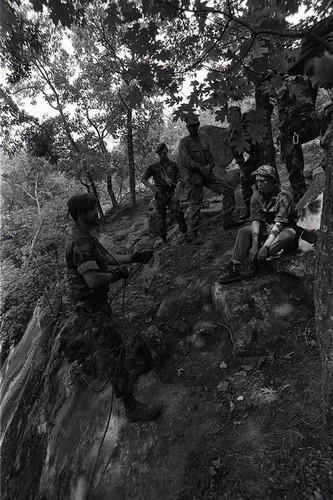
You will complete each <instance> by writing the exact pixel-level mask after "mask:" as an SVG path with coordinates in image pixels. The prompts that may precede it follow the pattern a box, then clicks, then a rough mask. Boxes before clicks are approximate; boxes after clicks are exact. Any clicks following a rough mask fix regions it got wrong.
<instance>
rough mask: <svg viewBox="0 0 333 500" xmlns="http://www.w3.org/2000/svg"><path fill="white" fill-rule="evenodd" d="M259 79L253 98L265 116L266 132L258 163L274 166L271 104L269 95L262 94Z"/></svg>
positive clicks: (255, 83)
mask: <svg viewBox="0 0 333 500" xmlns="http://www.w3.org/2000/svg"><path fill="white" fill-rule="evenodd" d="M260 83H261V82H260V80H258V81H255V82H254V85H255V99H256V108H257V109H261V110H263V111H264V114H265V117H264V122H263V124H264V125H265V127H266V129H267V132H266V134H265V138H264V141H263V142H264V145H263V147H261V148H260V160H259V161H260V164H261V165H271V166H272V167H274V168H276V162H275V147H274V141H273V133H272V122H271V114H272V109H273V108H272V105H271V104H270V102H269V96H268V95H267V94H264V93H263V92H262V90H261V88H260Z"/></svg>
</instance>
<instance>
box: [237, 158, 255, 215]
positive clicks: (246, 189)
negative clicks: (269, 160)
mask: <svg viewBox="0 0 333 500" xmlns="http://www.w3.org/2000/svg"><path fill="white" fill-rule="evenodd" d="M258 166H259V165H258V164H257V163H256V161H255V159H254V158H253V157H252V156H249V158H248V159H247V160H246V161H245V162H244V166H243V169H242V176H241V186H242V195H243V200H244V203H245V205H246V207H247V208H248V209H250V202H251V196H252V194H253V189H252V186H253V184H254V178H253V176H252V173H253V172H254V171H255V170H256V169H257V168H258Z"/></svg>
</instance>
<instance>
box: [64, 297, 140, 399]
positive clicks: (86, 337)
mask: <svg viewBox="0 0 333 500" xmlns="http://www.w3.org/2000/svg"><path fill="white" fill-rule="evenodd" d="M61 348H62V350H63V351H64V354H65V356H66V358H67V359H68V361H69V362H71V363H72V362H77V364H78V365H79V367H80V370H81V371H82V373H83V374H84V375H85V376H86V377H87V379H88V380H89V379H94V380H110V381H111V382H112V383H114V393H115V395H116V397H117V398H120V397H126V396H128V395H129V394H131V393H132V383H131V380H130V375H129V371H128V368H127V366H126V362H125V360H126V357H125V346H124V343H123V340H122V338H121V335H120V333H119V332H118V330H117V327H116V325H115V323H114V321H113V319H112V316H111V308H110V307H109V305H108V304H106V303H105V304H102V305H100V306H99V307H98V308H96V310H93V311H90V312H89V311H87V310H85V309H83V308H82V309H81V308H80V310H78V312H76V313H75V314H73V316H72V317H71V318H70V319H69V321H68V323H67V325H66V327H65V329H64V332H63V333H62V335H61Z"/></svg>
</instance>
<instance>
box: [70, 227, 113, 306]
mask: <svg viewBox="0 0 333 500" xmlns="http://www.w3.org/2000/svg"><path fill="white" fill-rule="evenodd" d="M66 264H67V277H68V283H69V287H70V291H71V294H72V299H73V301H74V304H75V305H79V306H82V307H90V306H92V307H95V306H96V305H97V304H101V303H103V302H104V303H105V302H107V295H108V291H109V287H108V286H106V287H104V288H98V289H91V288H89V287H88V285H87V284H86V282H85V280H84V277H83V276H84V274H85V273H86V272H88V271H101V272H107V271H108V262H107V259H106V255H105V251H104V249H103V247H102V246H101V245H100V243H99V241H98V240H97V238H95V237H94V236H92V235H91V234H90V233H88V232H86V231H84V230H83V229H81V228H79V227H78V226H77V225H76V224H75V225H74V227H73V230H72V234H71V237H70V239H69V241H68V243H67V246H66Z"/></svg>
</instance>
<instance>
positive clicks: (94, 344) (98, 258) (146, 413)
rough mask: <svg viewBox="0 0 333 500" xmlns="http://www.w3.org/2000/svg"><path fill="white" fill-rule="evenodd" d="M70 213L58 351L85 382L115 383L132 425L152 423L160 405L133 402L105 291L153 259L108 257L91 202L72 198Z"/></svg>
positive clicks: (146, 253)
mask: <svg viewBox="0 0 333 500" xmlns="http://www.w3.org/2000/svg"><path fill="white" fill-rule="evenodd" d="M68 210H69V214H70V215H71V217H72V218H73V220H74V227H73V230H72V234H71V237H70V239H69V241H68V244H67V247H66V265H67V275H68V282H69V288H70V292H71V297H72V301H73V306H74V313H73V316H72V317H71V318H70V320H69V324H68V325H67V328H66V329H65V334H64V335H63V336H62V339H61V344H62V349H63V351H64V353H65V356H66V357H67V358H68V360H69V362H76V363H77V364H78V365H79V367H80V369H81V371H82V373H83V374H84V375H85V376H86V377H88V378H90V377H91V376H93V377H94V378H95V379H99V380H109V381H110V382H112V383H113V390H114V393H115V395H116V397H118V398H120V399H121V400H122V401H123V403H124V406H125V410H126V415H127V417H128V419H129V420H130V421H131V422H136V421H144V420H151V419H153V418H155V417H156V416H157V415H158V413H159V412H160V409H161V405H159V404H155V403H152V404H143V403H140V402H138V401H137V400H136V399H135V397H134V396H133V382H132V379H131V376H130V373H129V371H128V368H127V365H126V357H125V347H124V342H123V339H122V337H121V335H120V333H119V332H118V329H117V327H116V324H115V322H114V320H113V318H112V312H111V307H110V305H109V302H108V291H109V285H110V284H111V283H115V282H116V281H118V280H121V279H126V278H128V276H129V272H128V268H127V266H128V265H130V264H131V263H133V262H138V263H142V264H145V263H147V262H148V261H149V260H150V259H151V258H152V256H153V254H152V252H151V251H149V250H146V251H141V252H136V253H133V254H129V255H118V254H110V253H109V252H108V251H107V250H106V249H105V248H104V247H103V246H102V245H101V244H100V242H99V240H98V239H97V238H96V237H95V236H93V235H92V233H91V231H92V229H93V228H94V227H95V226H98V225H99V217H98V211H97V200H96V198H95V196H93V195H91V194H79V195H75V196H72V197H71V198H70V199H69V201H68Z"/></svg>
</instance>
